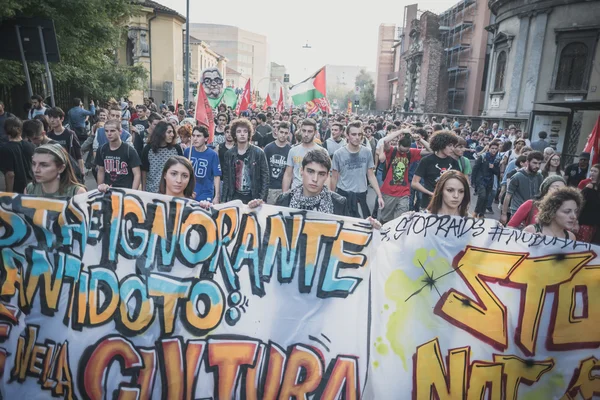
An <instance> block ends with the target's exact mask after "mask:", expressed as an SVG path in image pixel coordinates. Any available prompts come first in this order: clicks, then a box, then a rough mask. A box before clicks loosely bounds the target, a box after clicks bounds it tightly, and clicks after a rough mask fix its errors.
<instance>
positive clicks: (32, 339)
mask: <svg viewBox="0 0 600 400" xmlns="http://www.w3.org/2000/svg"><path fill="white" fill-rule="evenodd" d="M598 253H599V249H598V248H597V247H591V246H589V245H587V244H584V243H575V242H572V241H569V240H565V239H562V238H543V237H539V236H536V235H531V234H527V233H523V232H520V231H516V230H512V229H504V228H502V227H500V226H498V225H497V224H495V223H493V221H483V220H474V219H470V218H466V219H461V218H450V217H438V216H432V215H424V214H414V215H411V216H407V217H403V218H400V219H398V220H395V221H392V222H391V223H389V224H387V225H386V226H384V227H383V229H382V230H381V233H380V232H378V231H373V230H372V229H371V228H370V225H369V224H367V223H366V222H364V221H360V220H356V219H349V218H339V217H335V216H327V215H323V214H317V213H305V212H298V211H294V210H290V209H285V208H278V207H272V206H263V207H261V208H260V209H258V210H255V211H251V210H249V209H248V208H247V207H246V206H244V205H242V204H241V203H235V202H234V203H228V204H225V205H221V206H217V207H215V208H214V209H211V210H203V209H201V208H200V207H199V206H198V204H197V203H196V202H193V201H187V200H183V199H172V198H168V197H164V196H156V195H150V194H147V193H142V192H135V191H121V190H114V191H112V192H111V193H109V194H106V195H102V194H100V193H97V192H95V193H88V194H85V195H81V196H77V197H75V198H73V199H72V200H70V201H67V200H57V199H45V198H36V197H30V196H18V195H13V194H9V193H3V194H0V257H1V268H0V296H1V297H0V374H1V376H2V380H1V384H0V391H1V393H2V396H3V398H5V399H16V398H24V399H27V398H48V399H52V398H66V399H76V398H77V399H87V398H89V399H112V398H119V399H169V400H170V399H232V398H235V399H257V400H259V399H260V400H262V399H327V400H333V399H352V400H355V399H359V398H363V399H369V400H370V399H408V398H413V399H427V400H429V399H431V398H439V399H461V400H462V399H482V398H490V399H544V400H545V399H591V398H592V397H593V396H594V395H596V396H598V395H600V379H599V378H598V376H597V371H598V369H600V362H599V361H598V358H600V351H599V346H600V306H599V305H600V259H599V258H598V256H597V254H598Z"/></svg>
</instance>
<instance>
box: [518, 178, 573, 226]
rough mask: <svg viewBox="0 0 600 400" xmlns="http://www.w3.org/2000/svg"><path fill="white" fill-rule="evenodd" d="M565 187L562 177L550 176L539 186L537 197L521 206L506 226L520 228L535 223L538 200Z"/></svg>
mask: <svg viewBox="0 0 600 400" xmlns="http://www.w3.org/2000/svg"><path fill="white" fill-rule="evenodd" d="M565 186H567V183H566V182H565V180H564V179H563V177H562V176H558V175H552V176H549V177H548V178H546V179H544V181H543V182H542V185H541V186H540V193H539V195H537V196H535V198H533V199H529V200H527V201H525V202H524V203H523V204H521V206H520V207H519V208H518V209H517V211H515V213H514V214H513V215H512V216H511V218H510V221H508V224H507V225H506V226H509V227H511V228H521V227H525V226H528V225H531V224H533V223H535V221H536V217H537V214H538V212H539V204H540V200H541V199H543V198H544V197H546V195H547V194H548V193H550V194H552V193H554V192H556V191H557V190H558V189H561V188H563V187H565Z"/></svg>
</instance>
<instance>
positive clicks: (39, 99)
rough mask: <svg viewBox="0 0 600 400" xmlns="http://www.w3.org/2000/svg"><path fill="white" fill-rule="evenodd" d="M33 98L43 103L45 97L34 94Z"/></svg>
mask: <svg viewBox="0 0 600 400" xmlns="http://www.w3.org/2000/svg"><path fill="white" fill-rule="evenodd" d="M31 100H37V101H39V102H40V103H41V102H42V101H44V98H43V97H42V96H40V95H39V94H34V95H33V96H31Z"/></svg>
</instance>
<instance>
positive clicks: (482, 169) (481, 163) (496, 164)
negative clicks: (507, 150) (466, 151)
mask: <svg viewBox="0 0 600 400" xmlns="http://www.w3.org/2000/svg"><path fill="white" fill-rule="evenodd" d="M499 145H500V142H499V141H493V142H492V143H490V144H489V146H488V150H487V152H485V153H483V154H481V155H478V156H477V158H476V160H475V165H474V166H473V176H472V178H471V179H472V181H473V186H474V187H475V190H476V192H477V203H476V205H475V216H476V217H479V218H484V217H485V211H486V207H487V204H488V199H489V197H490V196H491V195H492V190H493V188H494V181H495V179H496V178H497V176H498V175H499V174H500V160H498V159H497V157H496V155H497V154H498V147H499Z"/></svg>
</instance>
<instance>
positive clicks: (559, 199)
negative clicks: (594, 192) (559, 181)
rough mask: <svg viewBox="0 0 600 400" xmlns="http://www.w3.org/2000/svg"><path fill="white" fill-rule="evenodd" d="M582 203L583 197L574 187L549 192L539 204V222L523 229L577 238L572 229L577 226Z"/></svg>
mask: <svg viewBox="0 0 600 400" xmlns="http://www.w3.org/2000/svg"><path fill="white" fill-rule="evenodd" d="M582 204H583V197H581V194H580V193H579V191H578V190H577V189H575V188H572V187H564V188H561V189H558V190H557V191H555V192H554V193H548V194H546V196H544V198H543V199H542V201H541V202H540V204H539V206H538V210H539V212H538V215H537V223H535V224H533V225H529V226H527V227H525V229H523V231H525V232H530V233H538V234H541V235H546V236H553V237H564V238H565V239H571V240H575V234H573V232H571V230H573V229H574V228H575V227H576V226H577V217H578V214H579V210H580V209H581V206H582Z"/></svg>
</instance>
